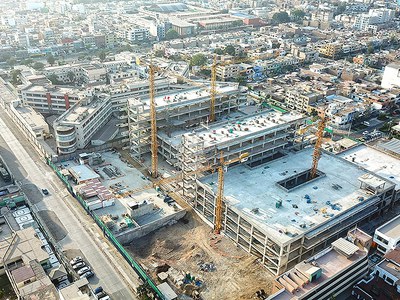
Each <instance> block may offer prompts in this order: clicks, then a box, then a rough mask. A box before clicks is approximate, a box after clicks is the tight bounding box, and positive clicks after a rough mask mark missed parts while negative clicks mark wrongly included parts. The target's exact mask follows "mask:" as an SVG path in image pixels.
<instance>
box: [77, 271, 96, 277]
mask: <svg viewBox="0 0 400 300" xmlns="http://www.w3.org/2000/svg"><path fill="white" fill-rule="evenodd" d="M93 276H94V273H93V272H92V271H87V272H86V273H83V274H82V275H81V276H80V278H90V277H93Z"/></svg>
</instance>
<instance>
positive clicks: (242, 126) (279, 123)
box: [159, 108, 305, 171]
mask: <svg viewBox="0 0 400 300" xmlns="http://www.w3.org/2000/svg"><path fill="white" fill-rule="evenodd" d="M241 112H242V110H241V109H240V108H239V110H238V111H237V114H235V116H234V117H231V118H226V119H225V120H222V121H220V122H216V123H213V124H210V125H209V126H206V125H203V126H200V127H198V128H196V129H194V130H193V131H192V132H191V133H187V131H183V130H180V131H176V132H172V133H171V132H168V134H167V133H165V132H160V133H159V145H160V150H159V151H160V153H161V154H162V155H163V156H164V157H165V158H166V159H167V160H169V161H171V162H172V163H173V164H174V165H176V166H177V167H179V168H182V169H185V167H186V169H187V167H189V165H190V164H191V162H190V161H191V160H193V159H194V158H195V157H196V156H199V155H201V156H203V158H204V159H202V164H204V163H206V164H207V165H210V166H211V165H215V164H216V163H217V160H218V159H220V154H222V155H223V157H224V159H225V160H229V159H231V158H236V157H238V156H239V155H240V154H243V153H245V152H247V153H249V161H250V162H251V164H252V165H253V164H260V163H263V162H265V161H268V160H271V159H273V158H276V157H278V156H279V155H280V154H279V152H280V151H281V150H284V149H285V148H286V147H287V146H288V144H290V142H291V141H292V138H293V137H294V134H295V131H296V129H298V128H299V127H300V126H301V125H303V124H304V123H305V117H304V115H302V114H300V113H296V112H293V113H280V112H277V111H275V110H273V109H267V110H264V111H262V112H259V113H255V114H251V115H248V114H246V113H241ZM240 113H241V114H240ZM196 145H199V149H193V148H196V147H197V146H196ZM198 152H200V153H198ZM216 154H217V155H216ZM199 166H200V165H196V167H199ZM193 170H194V169H193ZM193 170H192V171H193Z"/></svg>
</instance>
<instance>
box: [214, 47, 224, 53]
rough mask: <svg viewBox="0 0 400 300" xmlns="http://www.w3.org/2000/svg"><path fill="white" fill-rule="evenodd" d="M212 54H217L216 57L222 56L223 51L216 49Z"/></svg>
mask: <svg viewBox="0 0 400 300" xmlns="http://www.w3.org/2000/svg"><path fill="white" fill-rule="evenodd" d="M214 53H215V54H218V55H222V54H224V50H222V49H221V48H216V49H215V50H214Z"/></svg>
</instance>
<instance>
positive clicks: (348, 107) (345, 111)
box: [316, 95, 366, 129]
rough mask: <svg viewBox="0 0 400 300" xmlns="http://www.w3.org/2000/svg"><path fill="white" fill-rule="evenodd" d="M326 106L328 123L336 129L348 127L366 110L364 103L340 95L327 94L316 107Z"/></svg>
mask: <svg viewBox="0 0 400 300" xmlns="http://www.w3.org/2000/svg"><path fill="white" fill-rule="evenodd" d="M326 104H327V106H326V109H325V111H326V114H327V116H328V117H329V125H330V126H332V127H334V128H338V129H348V128H349V127H350V126H351V124H352V123H353V121H354V119H355V118H356V117H358V116H359V115H361V114H363V113H364V112H365V111H366V107H365V105H364V103H359V102H355V101H354V100H352V99H349V98H347V97H344V96H341V95H329V96H326V97H325V98H324V103H321V104H317V105H316V107H322V106H325V105H326Z"/></svg>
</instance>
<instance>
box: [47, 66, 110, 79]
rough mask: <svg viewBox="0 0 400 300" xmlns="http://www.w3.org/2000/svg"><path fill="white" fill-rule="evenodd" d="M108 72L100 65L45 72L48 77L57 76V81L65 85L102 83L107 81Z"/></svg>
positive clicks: (52, 69) (50, 69) (53, 68)
mask: <svg viewBox="0 0 400 300" xmlns="http://www.w3.org/2000/svg"><path fill="white" fill-rule="evenodd" d="M106 73H107V70H106V69H105V67H103V66H101V65H98V64H76V65H64V66H57V67H49V68H46V69H45V70H44V71H43V74H44V75H46V76H47V77H48V76H50V75H56V76H57V80H59V81H62V82H64V83H69V82H74V81H77V80H78V81H79V80H81V81H83V82H85V83H93V82H101V81H104V80H105V77H106Z"/></svg>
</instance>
